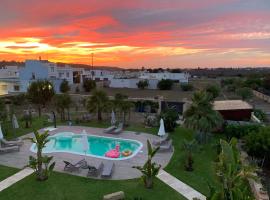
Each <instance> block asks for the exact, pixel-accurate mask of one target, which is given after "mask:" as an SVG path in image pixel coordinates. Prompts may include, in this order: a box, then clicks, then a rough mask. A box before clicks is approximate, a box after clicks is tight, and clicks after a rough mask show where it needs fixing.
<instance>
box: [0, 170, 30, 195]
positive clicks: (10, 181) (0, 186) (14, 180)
mask: <svg viewBox="0 0 270 200" xmlns="http://www.w3.org/2000/svg"><path fill="white" fill-rule="evenodd" d="M33 172H34V170H33V169H31V168H25V169H23V170H21V171H19V172H18V173H16V174H14V175H12V176H10V177H8V178H6V179H5V180H3V181H1V182H0V192H1V191H2V190H4V189H6V188H8V187H9V186H11V185H13V184H14V183H17V182H18V181H20V180H22V179H24V178H25V177H26V176H29V175H30V174H32V173H33Z"/></svg>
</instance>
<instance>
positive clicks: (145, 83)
mask: <svg viewBox="0 0 270 200" xmlns="http://www.w3.org/2000/svg"><path fill="white" fill-rule="evenodd" d="M148 86H149V83H148V81H147V80H140V81H139V82H138V83H137V87H138V88H139V89H142V90H143V89H144V88H147V87H148Z"/></svg>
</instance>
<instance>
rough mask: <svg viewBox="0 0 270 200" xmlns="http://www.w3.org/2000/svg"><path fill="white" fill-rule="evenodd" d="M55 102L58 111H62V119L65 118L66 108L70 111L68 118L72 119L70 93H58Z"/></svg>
mask: <svg viewBox="0 0 270 200" xmlns="http://www.w3.org/2000/svg"><path fill="white" fill-rule="evenodd" d="M54 103H55V106H56V108H57V111H58V112H59V113H60V116H61V120H62V121H64V120H65V110H67V112H68V120H70V114H69V108H70V105H71V104H72V100H71V98H70V96H69V95H68V94H58V95H56V96H55V97H54Z"/></svg>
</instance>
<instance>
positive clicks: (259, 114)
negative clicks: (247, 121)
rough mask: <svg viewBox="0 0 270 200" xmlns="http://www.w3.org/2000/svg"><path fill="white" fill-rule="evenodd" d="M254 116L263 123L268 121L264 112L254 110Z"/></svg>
mask: <svg viewBox="0 0 270 200" xmlns="http://www.w3.org/2000/svg"><path fill="white" fill-rule="evenodd" d="M254 115H255V116H256V117H257V118H258V119H259V120H261V121H263V122H267V121H268V119H267V115H266V113H265V112H263V111H262V110H260V109H255V110H254Z"/></svg>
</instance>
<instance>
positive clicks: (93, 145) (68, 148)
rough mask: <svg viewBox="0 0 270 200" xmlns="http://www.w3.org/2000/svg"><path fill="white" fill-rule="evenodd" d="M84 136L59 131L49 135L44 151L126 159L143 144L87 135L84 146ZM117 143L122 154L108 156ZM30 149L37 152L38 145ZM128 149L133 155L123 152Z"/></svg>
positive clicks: (135, 152) (128, 140)
mask: <svg viewBox="0 0 270 200" xmlns="http://www.w3.org/2000/svg"><path fill="white" fill-rule="evenodd" d="M84 136H85V135H84V134H74V133H72V132H61V133H57V134H55V135H53V136H50V137H49V142H48V143H47V144H46V147H45V148H44V149H43V153H54V152H66V153H73V154H79V155H86V156H92V157H97V158H103V159H108V160H125V159H129V158H132V157H134V156H135V155H136V154H137V153H138V152H139V151H140V150H141V149H142V146H143V144H142V143H141V142H139V141H137V140H131V139H122V138H113V137H104V136H97V135H87V136H86V137H87V148H86V147H84V141H83V140H84V139H83V137H84ZM117 145H119V147H120V156H119V157H118V158H109V157H106V156H105V154H106V152H108V151H110V150H113V149H115V148H116V146H117ZM30 150H31V151H32V152H36V145H35V144H33V145H32V146H31V148H30ZM126 150H128V151H130V152H131V155H128V156H124V155H123V152H124V151H126Z"/></svg>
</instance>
